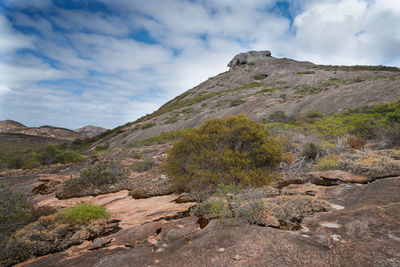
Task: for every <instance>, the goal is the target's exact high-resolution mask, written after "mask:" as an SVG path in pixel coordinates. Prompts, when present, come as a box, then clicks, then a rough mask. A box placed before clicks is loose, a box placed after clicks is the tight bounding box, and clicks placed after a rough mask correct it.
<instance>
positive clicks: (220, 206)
mask: <svg viewBox="0 0 400 267" xmlns="http://www.w3.org/2000/svg"><path fill="white" fill-rule="evenodd" d="M193 214H194V215H195V216H198V217H201V218H204V219H207V220H210V219H214V218H232V217H233V214H232V212H231V210H230V209H229V205H228V203H227V202H226V201H224V200H221V199H213V200H207V201H205V202H203V203H200V204H198V205H196V206H195V207H194V209H193Z"/></svg>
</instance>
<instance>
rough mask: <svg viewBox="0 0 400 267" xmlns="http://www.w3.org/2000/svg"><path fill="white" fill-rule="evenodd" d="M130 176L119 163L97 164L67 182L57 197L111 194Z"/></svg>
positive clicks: (114, 161)
mask: <svg viewBox="0 0 400 267" xmlns="http://www.w3.org/2000/svg"><path fill="white" fill-rule="evenodd" d="M128 174H129V173H128V171H127V170H126V169H124V168H123V167H122V165H121V163H120V162H119V161H116V160H113V161H109V162H97V163H95V164H94V165H93V166H90V167H88V168H86V169H83V170H82V171H81V172H80V174H79V176H78V177H71V178H70V179H68V180H66V181H65V182H64V183H63V185H62V188H61V190H60V191H59V192H57V197H58V198H64V199H65V198H71V197H82V196H88V195H98V194H100V193H109V192H112V191H114V190H113V189H114V187H115V186H114V185H115V184H116V183H117V182H119V181H120V180H122V179H123V178H125V177H126V176H128Z"/></svg>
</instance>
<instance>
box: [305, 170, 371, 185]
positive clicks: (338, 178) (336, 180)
mask: <svg viewBox="0 0 400 267" xmlns="http://www.w3.org/2000/svg"><path fill="white" fill-rule="evenodd" d="M307 176H308V177H310V178H311V182H312V183H314V184H317V185H338V184H340V183H341V182H345V183H366V182H367V181H368V179H367V177H364V176H359V175H354V174H351V173H349V172H345V171H341V170H331V171H319V172H312V173H308V174H307Z"/></svg>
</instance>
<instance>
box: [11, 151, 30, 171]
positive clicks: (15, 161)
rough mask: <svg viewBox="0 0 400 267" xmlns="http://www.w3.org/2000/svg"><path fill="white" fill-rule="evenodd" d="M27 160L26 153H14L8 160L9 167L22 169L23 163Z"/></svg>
mask: <svg viewBox="0 0 400 267" xmlns="http://www.w3.org/2000/svg"><path fill="white" fill-rule="evenodd" d="M25 160H26V155H25V154H13V155H12V156H11V157H10V158H9V159H8V162H7V167H8V168H9V169H21V167H22V165H24V162H25Z"/></svg>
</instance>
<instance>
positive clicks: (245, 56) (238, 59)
mask: <svg viewBox="0 0 400 267" xmlns="http://www.w3.org/2000/svg"><path fill="white" fill-rule="evenodd" d="M270 56H271V52H270V51H268V50H265V51H249V52H246V53H240V54H238V55H236V56H234V58H233V59H232V60H231V61H230V62H229V63H228V67H230V68H234V67H235V66H239V65H245V64H248V63H250V62H254V61H257V60H263V59H265V58H267V57H270Z"/></svg>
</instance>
